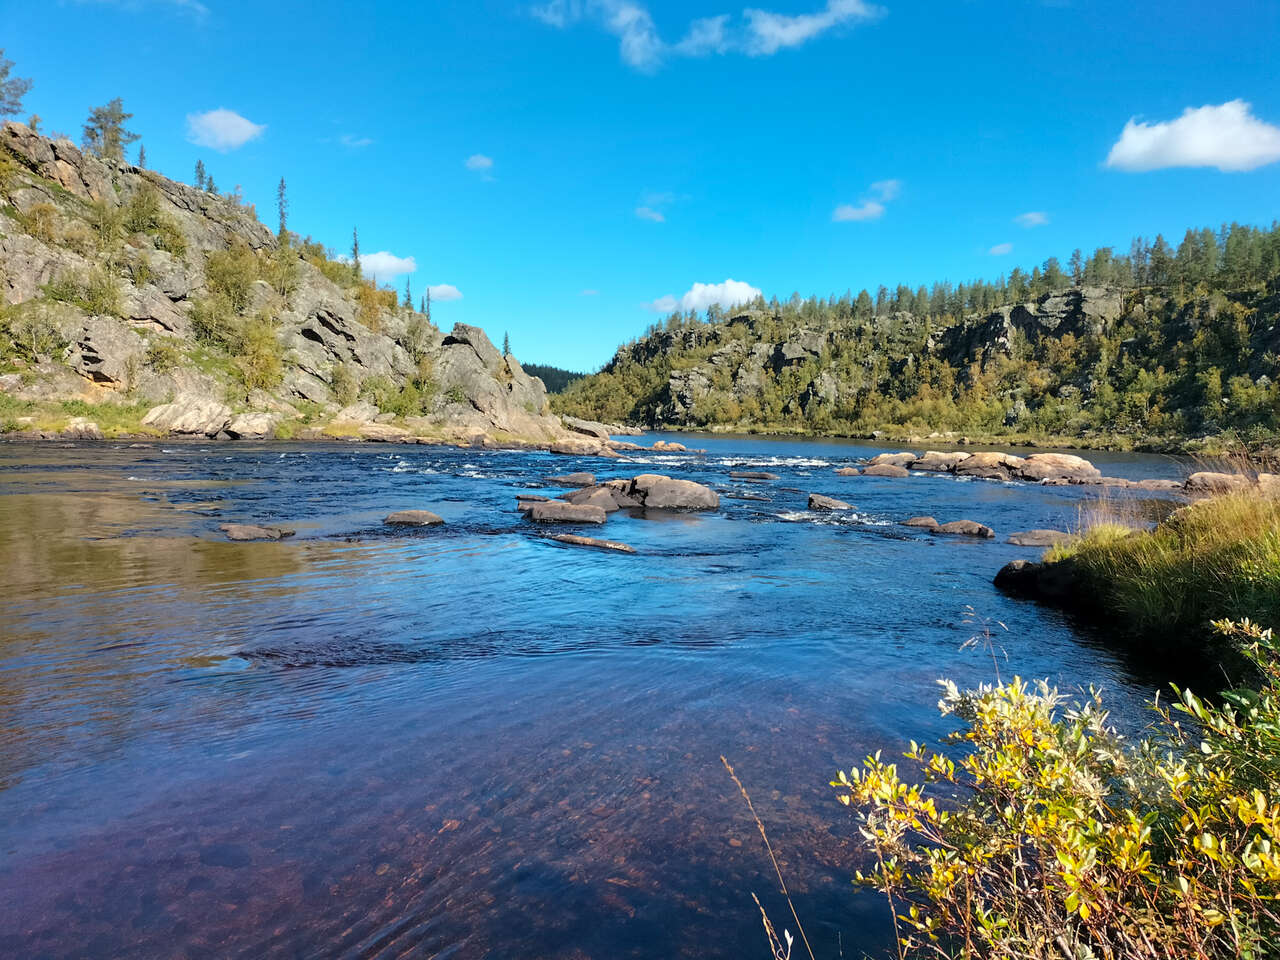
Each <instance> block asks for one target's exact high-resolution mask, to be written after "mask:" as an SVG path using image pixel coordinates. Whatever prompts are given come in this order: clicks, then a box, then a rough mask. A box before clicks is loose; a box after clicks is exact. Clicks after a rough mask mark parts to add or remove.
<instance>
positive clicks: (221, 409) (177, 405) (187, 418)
mask: <svg viewBox="0 0 1280 960" xmlns="http://www.w3.org/2000/svg"><path fill="white" fill-rule="evenodd" d="M230 420H231V408H230V407H228V406H227V405H226V404H224V403H219V402H218V401H217V400H214V399H213V398H212V397H204V396H193V395H186V396H181V397H179V398H178V399H176V400H174V401H173V403H165V404H161V405H160V406H158V407H152V408H151V409H150V410H148V411H147V415H146V416H145V417H143V418H142V425H143V426H144V427H153V428H154V429H156V430H160V431H163V432H165V433H181V434H192V435H195V434H203V435H204V436H206V437H213V436H216V435H217V434H218V433H220V432H221V431H222V428H223V427H225V426H226V425H227V423H228V422H229V421H230Z"/></svg>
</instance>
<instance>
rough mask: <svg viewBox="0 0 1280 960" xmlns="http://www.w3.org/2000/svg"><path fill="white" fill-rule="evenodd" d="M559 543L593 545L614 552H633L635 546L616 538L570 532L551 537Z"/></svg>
mask: <svg viewBox="0 0 1280 960" xmlns="http://www.w3.org/2000/svg"><path fill="white" fill-rule="evenodd" d="M551 539H552V540H556V541H558V542H560V543H570V544H573V545H574V546H578V547H595V548H596V549H597V550H612V551H614V552H615V553H635V552H636V550H635V547H631V546H628V545H627V544H625V543H619V542H618V541H617V540H597V539H596V538H595V537H579V536H577V535H576V534H572V533H557V534H555V535H554V536H552V537H551Z"/></svg>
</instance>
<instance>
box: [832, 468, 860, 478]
mask: <svg viewBox="0 0 1280 960" xmlns="http://www.w3.org/2000/svg"><path fill="white" fill-rule="evenodd" d="M861 473H862V471H861V470H859V469H858V468H857V467H836V476H837V477H856V476H859V475H860V474H861Z"/></svg>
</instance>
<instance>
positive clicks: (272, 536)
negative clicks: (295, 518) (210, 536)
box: [218, 523, 296, 541]
mask: <svg viewBox="0 0 1280 960" xmlns="http://www.w3.org/2000/svg"><path fill="white" fill-rule="evenodd" d="M218 529H219V530H221V531H222V532H223V533H225V534H226V535H227V539H228V540H236V541H244V540H283V539H285V538H286V537H292V536H293V535H294V533H295V532H296V531H293V530H286V529H284V528H283V527H262V526H258V525H257V524H254V523H224V524H221V525H219V527H218Z"/></svg>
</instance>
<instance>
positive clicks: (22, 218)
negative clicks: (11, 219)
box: [18, 203, 58, 243]
mask: <svg viewBox="0 0 1280 960" xmlns="http://www.w3.org/2000/svg"><path fill="white" fill-rule="evenodd" d="M18 222H19V223H20V224H21V225H22V228H23V229H24V230H26V231H27V233H29V234H31V236H33V237H35V238H36V239H37V240H41V241H43V242H45V243H53V241H54V240H55V239H56V238H57V227H58V208H57V207H55V206H54V205H53V204H51V203H35V204H32V205H31V208H30V209H29V210H27V212H26V213H19V214H18Z"/></svg>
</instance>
